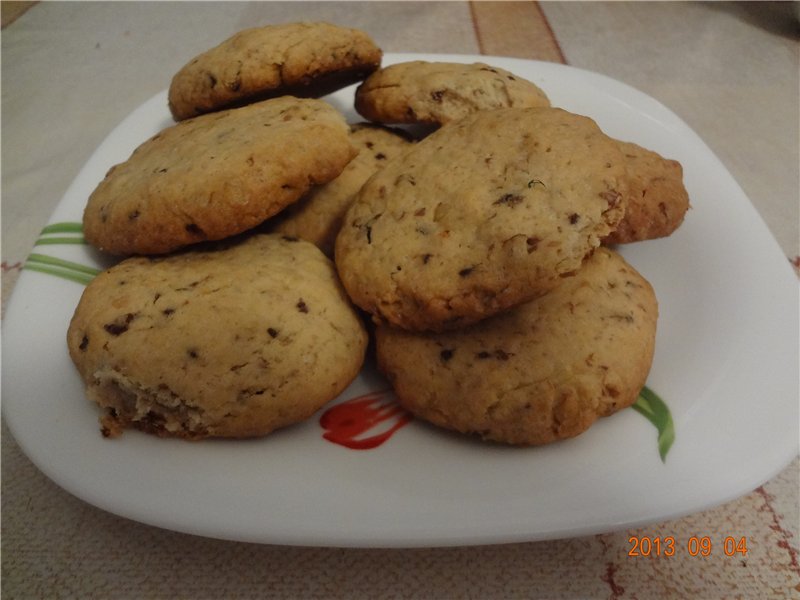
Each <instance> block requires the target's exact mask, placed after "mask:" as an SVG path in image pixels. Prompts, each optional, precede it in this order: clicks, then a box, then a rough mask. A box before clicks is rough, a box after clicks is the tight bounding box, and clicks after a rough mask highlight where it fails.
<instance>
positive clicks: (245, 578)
mask: <svg viewBox="0 0 800 600" xmlns="http://www.w3.org/2000/svg"><path fill="white" fill-rule="evenodd" d="M31 4H32V3H14V2H3V3H2V10H3V31H2V84H3V85H2V125H3V135H2V217H3V218H2V284H3V285H2V293H3V304H4V305H5V301H6V300H7V298H8V296H9V294H10V293H11V292H12V290H13V287H14V281H15V279H16V276H17V274H18V273H19V271H20V269H21V267H22V265H23V264H24V261H25V258H26V256H27V255H28V253H29V252H31V249H32V247H33V243H34V241H35V240H36V239H37V237H38V234H39V232H40V230H41V228H42V226H43V225H44V224H45V223H46V222H47V220H48V218H49V215H50V213H51V211H52V210H53V208H54V207H55V205H56V204H57V203H58V201H59V199H60V198H61V196H62V195H63V193H64V191H65V190H66V188H67V186H68V185H69V183H70V182H71V180H72V179H73V178H74V177H75V175H76V174H77V172H78V171H79V169H80V167H81V166H82V165H83V163H84V162H85V161H86V160H87V158H88V157H89V156H90V155H91V153H92V151H93V150H94V149H95V148H96V147H97V145H98V144H99V143H100V142H101V141H102V139H103V138H104V137H105V136H106V135H107V133H108V132H109V131H110V130H111V129H112V128H113V127H114V126H115V125H116V124H117V123H118V122H119V121H121V120H122V119H123V118H124V117H125V116H126V115H127V114H128V113H129V112H130V111H131V110H132V109H133V108H135V107H136V106H138V105H139V104H141V103H142V102H143V101H145V100H146V99H148V98H150V97H151V96H153V95H154V94H155V93H156V92H158V91H159V90H161V89H163V88H164V87H166V85H167V82H168V81H169V79H170V77H171V76H172V74H173V73H174V72H175V71H176V70H177V69H178V68H179V67H180V66H182V65H183V64H184V63H185V62H186V60H188V58H190V57H191V56H193V55H195V54H197V53H198V52H200V51H202V50H205V49H206V48H208V47H210V46H212V45H214V44H215V43H217V42H218V41H221V40H222V39H224V38H225V37H227V36H229V35H230V34H232V33H233V32H235V31H237V30H239V29H242V28H245V27H249V26H255V25H259V24H268V23H275V22H286V21H295V20H328V21H331V22H336V23H340V24H343V25H349V26H353V27H358V28H362V29H364V30H366V31H368V32H369V33H370V34H371V35H372V36H373V37H374V38H375V39H376V40H377V42H378V43H379V45H381V47H382V48H383V49H384V50H385V51H387V52H431V53H433V52H441V53H464V54H486V55H499V56H515V57H520V58H533V59H540V60H546V61H553V62H559V63H566V64H569V65H573V66H577V67H582V68H585V69H589V70H593V71H597V72H600V73H604V74H606V75H609V76H611V77H613V78H616V79H619V80H621V81H624V82H625V83H628V84H630V85H632V86H634V87H636V88H638V89H640V90H642V91H644V92H645V93H647V94H649V95H651V96H653V97H655V98H656V99H658V100H660V101H661V102H662V103H663V104H665V105H666V106H668V107H669V108H670V109H672V110H673V111H674V112H676V113H677V114H678V115H679V116H680V117H681V118H683V119H684V120H685V121H686V122H687V123H688V124H689V125H690V126H691V127H692V128H693V129H694V130H695V131H697V132H698V133H699V135H700V136H701V137H702V138H703V139H704V140H705V141H706V143H707V144H708V145H709V146H710V147H711V149H712V150H713V151H714V152H715V153H716V154H717V155H718V156H719V157H720V159H721V160H722V162H723V163H724V164H725V166H726V167H727V168H728V169H729V170H730V172H731V173H732V174H733V176H734V178H735V179H736V180H737V182H738V183H739V184H740V185H741V186H742V188H743V189H744V191H745V193H746V194H747V195H748V197H749V198H750V199H751V201H752V202H753V204H754V205H755V207H756V208H757V209H758V211H759V212H760V214H761V216H762V217H763V218H764V220H765V221H766V223H767V225H768V226H769V228H770V229H771V231H772V233H773V234H774V236H775V237H776V239H777V240H778V242H779V244H780V245H781V247H782V249H783V251H784V252H785V254H786V257H787V261H789V262H792V263H794V266H795V267H796V268H797V267H798V266H800V258H799V257H798V255H800V250H798V243H800V240H799V239H798V220H799V219H798V198H799V197H800V194H799V193H798V164H800V160H799V159H798V139H797V135H798V118H799V117H798V115H799V114H800V107H799V106H798V36H799V32H800V28H799V26H798V21H797V16H796V14H795V12H793V9H794V7H793V6H792V4H791V3H771V2H765V3H752V4H751V3H604V2H591V3H573V2H567V3H560V2H554V3H548V2H541V3H536V2H516V3H484V2H441V3H439V2H429V3H415V2H399V3H395V2H376V3H356V2H352V3H339V2H322V3H313V2H287V3H280V2H274V3H273V2H264V3H260V2H255V3H227V2H220V3H215V2H210V3H191V2H187V3H183V2H182V3H159V2H155V3H81V2H78V3H41V4H33V6H30V5H31ZM13 352H14V349H13V348H8V347H6V346H5V345H4V346H3V353H4V354H8V353H13ZM753 401H754V404H755V403H757V402H760V401H761V399H755V398H754V399H753ZM799 470H800V466H799V464H798V460H797V459H795V460H794V461H793V462H792V463H791V464H790V465H789V466H788V467H787V468H786V469H785V470H783V471H782V472H781V473H780V474H778V475H777V476H776V477H774V478H773V479H771V480H770V481H768V482H766V483H765V484H764V485H762V486H760V487H758V488H757V489H755V490H753V491H752V492H751V493H749V494H747V495H745V496H743V497H741V498H738V499H736V500H734V501H731V502H728V503H726V504H723V505H721V506H718V507H716V508H713V509H711V510H707V511H704V512H700V513H697V514H693V515H691V516H688V517H685V518H682V519H679V520H674V521H669V522H664V523H658V524H654V525H650V526H648V527H643V528H640V529H635V530H631V531H620V532H615V533H607V534H603V535H595V536H589V537H582V538H573V539H565V540H556V541H547V542H536V543H521V544H506V545H497V546H476V547H457V548H428V549H412V550H385V549H326V548H300V547H279V546H270V545H253V544H244V543H235V542H227V541H219V540H214V539H206V538H198V537H193V536H190V535H184V534H180V533H174V532H171V531H166V530H162V529H157V528H154V527H150V526H146V525H142V524H139V523H136V522H132V521H128V520H125V519H122V518H119V517H116V516H113V515H111V514H108V513H106V512H103V511H101V510H99V509H96V508H94V507H92V506H90V505H88V504H85V503H84V502H82V501H80V500H78V499H76V498H74V497H72V496H71V495H69V494H67V493H66V492H64V491H63V490H61V489H60V488H59V487H57V486H56V485H55V484H53V483H52V482H50V481H49V480H48V479H47V478H46V477H45V476H44V475H43V474H41V473H40V472H39V471H38V470H37V469H36V468H35V467H34V466H33V465H32V464H31V463H30V462H29V461H28V459H27V458H26V457H25V456H24V455H23V454H22V452H21V451H20V449H19V447H18V446H17V444H16V442H15V441H14V439H13V437H12V436H11V434H10V433H9V432H8V430H7V429H6V428H5V426H3V430H2V543H3V547H2V550H3V552H2V593H3V596H4V597H6V598H56V597H80V598H88V597H103V598H162V597H163V598H167V597H169V598H172V597H180V598H249V597H275V598H361V597H363V598H384V597H385V598H406V597H408V598H412V597H429V598H473V597H474V598H501V597H526V598H528V597H547V598H739V597H741V598H788V597H800V563H799V560H798V527H799V525H800V513H799V511H800V508H799V504H798V502H799V500H798V499H799V496H800V492H799V491H798V490H799V489H800V484H799V482H798V472H799ZM632 536H636V537H640V538H641V537H643V536H650V537H665V536H674V537H675V538H676V539H680V540H686V539H689V538H690V537H692V536H696V537H703V536H708V537H710V538H711V539H714V540H721V539H723V538H725V537H726V536H735V537H737V538H745V539H746V541H747V546H748V553H747V554H746V555H737V556H736V557H729V556H725V554H724V553H721V552H717V553H713V554H712V555H711V556H708V557H702V556H691V555H690V554H689V553H688V552H679V553H676V554H675V555H674V556H671V557H667V556H659V557H649V558H633V557H630V556H629V550H630V548H631V542H630V538H631V537H632Z"/></svg>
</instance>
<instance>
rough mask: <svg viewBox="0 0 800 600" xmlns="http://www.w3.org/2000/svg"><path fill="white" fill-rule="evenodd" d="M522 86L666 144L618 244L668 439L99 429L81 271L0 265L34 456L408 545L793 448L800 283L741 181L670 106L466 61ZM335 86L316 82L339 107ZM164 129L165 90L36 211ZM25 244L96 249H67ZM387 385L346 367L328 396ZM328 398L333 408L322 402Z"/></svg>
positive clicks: (92, 181)
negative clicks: (645, 221) (661, 188)
mask: <svg viewBox="0 0 800 600" xmlns="http://www.w3.org/2000/svg"><path fill="white" fill-rule="evenodd" d="M417 58H427V59H428V60H452V61H461V62H472V61H478V60H482V61H484V62H488V63H491V64H494V65H496V66H499V67H502V68H505V69H508V70H510V71H512V72H514V73H516V74H518V75H520V76H522V77H526V78H528V79H530V80H532V81H534V82H535V83H537V84H538V85H540V86H541V87H542V88H543V89H544V90H545V91H546V92H547V93H548V95H549V96H550V98H551V100H552V102H553V104H554V105H556V106H560V107H563V108H566V109H568V110H571V111H573V112H577V113H582V114H586V115H589V116H591V117H593V118H594V119H595V120H596V121H597V122H598V123H599V125H600V126H601V127H602V128H603V129H604V130H605V131H606V132H607V133H608V134H610V135H612V136H614V137H617V138H620V139H626V140H630V141H634V142H637V143H639V144H641V145H644V146H646V147H649V148H651V149H653V150H656V151H658V152H660V153H662V154H664V155H666V156H669V157H673V158H676V159H678V160H680V161H681V163H682V164H683V166H684V170H685V182H686V186H687V188H688V190H689V193H690V196H691V200H692V210H691V211H690V212H689V214H688V216H687V218H686V221H685V223H684V224H683V226H682V227H681V228H680V229H679V230H678V231H677V232H676V233H675V234H674V235H673V236H671V237H670V238H667V239H663V240H658V241H649V242H643V243H638V244H634V245H630V246H626V247H622V248H621V252H622V254H623V255H624V256H625V257H626V259H627V260H628V261H629V262H631V263H632V264H633V265H634V266H635V267H636V268H637V269H638V270H639V271H640V272H641V273H642V274H643V275H644V276H645V277H647V278H648V279H649V280H650V282H651V283H652V284H653V286H654V288H655V290H656V294H657V296H658V299H659V302H660V311H661V316H660V320H659V329H658V338H657V343H656V355H655V361H654V364H653V369H652V372H651V375H650V378H649V380H648V386H649V387H650V388H652V389H653V390H655V391H656V392H657V393H658V394H659V395H660V396H661V398H663V400H664V401H665V402H666V403H667V405H668V406H669V408H670V410H671V412H672V416H673V419H674V423H675V430H676V439H675V443H674V445H673V447H672V449H671V450H670V452H669V454H668V455H667V458H666V462H662V461H661V459H660V457H659V454H658V451H657V448H656V430H655V428H654V427H653V426H652V425H651V424H650V422H648V421H647V420H646V419H645V418H643V417H642V416H641V415H640V414H639V413H637V412H635V411H634V410H625V411H623V412H621V413H619V414H617V415H615V416H613V417H610V418H607V419H602V420H601V421H600V422H599V423H597V424H596V425H595V426H594V427H592V428H591V429H590V430H589V431H588V432H586V433H585V434H583V435H581V436H579V437H577V438H575V439H573V440H569V441H565V442H561V443H557V444H553V445H550V446H547V447H542V448H529V449H519V448H506V447H501V446H496V445H489V444H484V443H481V442H479V441H476V440H473V439H470V438H467V437H462V436H458V435H454V434H449V433H445V432H443V431H440V430H437V429H434V428H433V427H430V426H427V425H425V424H423V423H421V422H419V421H413V422H411V423H410V424H408V425H406V426H405V427H402V428H401V429H399V430H397V431H396V432H395V433H394V435H393V436H392V437H391V438H389V439H388V440H387V441H386V442H385V443H383V444H382V445H380V446H378V447H376V448H374V449H371V450H353V449H350V448H347V447H344V446H341V445H337V444H334V443H331V442H330V441H328V440H326V439H324V438H323V433H324V432H325V431H324V429H323V428H322V427H321V425H320V423H319V417H320V416H321V413H322V411H320V414H318V415H317V416H316V417H315V418H312V419H311V420H309V421H307V422H305V423H303V424H300V425H299V426H295V427H292V428H289V429H286V430H283V431H280V432H277V433H275V434H273V435H270V436H268V437H266V438H263V439H260V440H251V441H238V442H237V441H233V442H232V441H208V442H200V443H187V442H182V441H175V440H163V439H158V438H154V437H150V436H147V435H145V434H141V433H138V432H133V431H131V432H127V433H125V435H123V436H122V437H121V438H119V439H115V440H106V439H104V438H102V437H101V435H100V434H99V430H98V423H97V417H98V411H97V409H96V407H95V406H94V405H93V404H91V403H90V402H88V401H87V400H86V398H85V396H84V392H83V387H82V384H81V382H80V380H79V378H78V375H77V373H76V371H75V369H74V368H73V365H72V364H71V362H70V359H69V357H68V354H67V350H66V344H65V333H66V329H67V326H68V323H69V319H70V317H71V315H72V312H73V310H74V307H75V306H76V304H77V302H78V299H79V297H80V294H81V291H82V289H83V288H82V286H81V285H79V284H77V283H74V282H72V281H67V280H63V279H60V278H57V277H53V276H51V275H47V274H42V273H39V272H33V271H25V272H23V273H22V275H21V276H20V278H19V282H18V283H17V287H16V289H15V291H14V294H13V297H12V299H11V300H10V303H9V306H8V311H7V316H6V318H5V320H4V326H5V332H4V336H3V359H4V360H3V387H4V390H3V392H4V397H3V414H4V418H5V419H6V420H7V423H8V425H9V427H10V429H11V431H12V432H13V434H14V436H15V438H16V440H17V441H18V442H19V444H20V446H21V447H22V449H23V450H24V452H25V453H26V454H27V455H28V456H29V457H30V458H31V460H32V461H33V462H34V463H35V464H36V465H37V466H38V467H39V468H40V469H41V470H42V471H43V472H44V473H45V474H46V475H48V476H49V477H50V478H52V479H53V480H54V481H55V482H56V483H58V484H59V485H61V486H62V487H64V488H65V489H66V490H68V491H69V492H71V493H72V494H74V495H76V496H78V497H80V498H82V499H84V500H86V501H88V502H90V503H92V504H94V505H96V506H98V507H100V508H103V509H105V510H108V511H111V512H113V513H116V514H119V515H122V516H125V517H128V518H131V519H135V520H137V521H141V522H144V523H149V524H152V525H157V526H160V527H165V528H169V529H174V530H178V531H183V532H189V533H194V534H199V535H205V536H212V537H218V538H227V539H234V540H244V541H253V542H264V543H283V544H302V545H324V546H426V545H455V544H477V543H494V542H512V541H524V540H541V539H548V538H557V537H567V536H576V535H584V534H591V533H598V532H604V531H609V530H614V529H619V528H626V527H633V526H638V525H642V524H645V523H649V522H654V521H661V520H667V519H671V518H674V517H678V516H680V515H684V514H687V513H690V512H694V511H698V510H702V509H705V508H708V507H710V506H713V505H715V504H719V503H721V502H724V501H727V500H730V499H732V498H735V497H737V496H739V495H741V494H744V493H746V492H748V491H750V490H752V489H754V488H755V487H757V486H758V485H760V484H761V483H763V482H764V481H766V480H767V479H769V478H771V477H772V476H773V475H774V474H776V473H777V472H778V471H779V470H781V469H782V468H783V467H785V466H786V465H787V464H788V463H789V462H790V461H791V459H792V458H793V457H794V456H795V455H796V454H797V451H798V387H797V374H798V371H797V365H798V346H797V331H798V321H797V318H798V314H797V312H798V311H797V306H798V304H797V300H798V286H797V282H796V279H795V277H794V275H793V273H792V271H791V269H790V267H789V266H788V264H787V260H786V258H785V257H784V256H783V253H782V252H781V250H780V248H779V246H778V245H777V243H776V242H775V241H774V240H773V238H772V236H771V235H770V233H769V231H768V230H767V228H766V226H765V225H764V223H763V222H762V220H761V219H760V218H759V216H758V214H757V213H756V211H755V210H754V209H753V207H752V205H751V204H750V202H749V201H748V199H747V198H746V197H745V195H744V193H743V192H742V190H741V189H740V188H739V186H738V185H737V184H736V183H735V182H734V181H733V179H732V177H731V176H730V174H729V173H728V172H727V171H726V169H725V168H724V167H723V165H722V164H721V163H720V161H719V160H718V159H717V158H716V157H715V156H714V155H713V153H712V152H711V151H710V150H709V149H708V147H707V146H706V145H705V144H704V143H703V142H702V140H700V139H699V137H698V136H697V135H696V134H695V133H694V132H693V131H692V130H691V129H690V128H689V127H688V126H687V125H686V124H684V123H683V121H681V120H680V119H679V118H678V117H677V116H676V115H674V114H673V113H672V112H670V111H669V110H668V109H667V108H665V107H664V106H662V105H661V104H659V103H658V102H657V101H655V100H653V99H652V98H650V97H648V96H646V95H645V94H642V93H640V92H638V91H636V90H634V89H632V88H630V87H628V86H626V85H624V84H622V83H619V82H617V81H614V80H612V79H609V78H607V77H604V76H602V75H597V74H594V73H589V72H586V71H582V70H579V69H575V68H571V67H567V66H563V65H558V64H551V63H543V62H532V61H524V60H516V59H508V58H495V57H485V56H436V57H431V56H426V57H421V56H414V55H399V54H395V55H388V56H386V60H385V64H389V63H391V62H400V61H404V60H413V59H417ZM353 90H354V88H353V87H350V88H348V89H345V90H342V91H340V92H338V93H336V94H334V95H332V96H330V97H329V98H328V99H329V100H330V102H331V103H332V104H333V105H334V106H336V107H337V108H339V109H340V110H342V111H343V112H344V113H345V114H346V116H347V117H348V120H350V121H351V122H355V121H358V120H360V119H359V117H358V116H357V115H356V114H355V113H354V112H353V110H352V97H353ZM170 124H171V119H170V116H169V113H168V111H167V106H166V97H165V93H161V94H159V95H157V96H156V97H154V98H152V99H151V100H149V101H148V102H146V103H144V104H143V105H142V106H140V107H139V108H138V109H136V110H135V111H134V112H133V113H132V114H131V115H130V116H129V117H128V118H127V119H125V120H124V121H123V122H122V123H121V124H120V125H119V126H118V127H117V128H116V129H115V130H114V131H113V132H112V133H111V135H109V137H108V138H107V139H106V140H105V141H104V142H103V144H102V145H101V146H100V147H99V148H98V149H97V151H96V152H95V153H94V155H93V156H92V158H91V159H90V160H89V162H88V163H87V164H86V166H85V167H84V168H83V170H82V171H81V172H80V173H79V174H78V176H77V178H76V179H75V181H74V182H73V184H72V185H71V187H70V188H69V190H68V191H67V193H66V194H65V196H64V198H63V200H62V201H61V203H60V204H59V206H58V208H57V210H56V211H55V213H54V214H53V216H52V219H51V223H59V222H65V221H80V219H81V215H82V210H83V207H84V204H85V202H86V199H87V197H88V195H89V193H90V192H91V191H92V190H93V189H94V187H95V185H96V184H97V183H98V182H99V181H100V179H102V177H103V175H104V174H105V172H106V170H107V169H108V168H109V167H110V166H111V165H113V164H115V163H117V162H121V161H123V160H125V159H126V158H127V157H128V156H129V155H130V153H131V151H132V150H133V149H134V148H135V147H136V146H137V145H138V144H139V143H141V142H143V141H144V140H145V139H146V138H148V137H149V136H150V135H152V134H154V133H156V132H157V131H158V130H159V129H161V128H163V127H165V126H168V125H170ZM35 252H37V253H41V254H47V255H49V256H54V257H58V258H61V259H66V260H70V261H73V262H77V263H81V264H85V265H95V266H106V265H107V264H110V263H109V262H108V261H107V259H104V258H103V257H101V256H99V255H98V254H97V253H95V252H93V251H92V250H91V249H89V248H88V247H86V246H83V245H75V244H72V245H48V246H37V248H36V250H35ZM385 387H386V384H385V383H384V382H383V381H382V380H381V379H380V377H379V376H378V375H376V374H375V372H374V371H372V370H370V369H365V370H364V372H363V373H362V375H361V376H360V377H359V378H358V379H357V380H356V381H355V382H354V383H353V385H352V386H351V387H350V388H349V389H348V390H347V391H346V392H345V393H344V394H342V396H341V397H340V398H339V399H337V400H336V401H335V403H339V402H343V401H346V400H348V399H351V398H353V397H356V396H360V395H362V394H364V393H367V392H369V391H371V390H376V389H383V388H385ZM335 403H334V404H335Z"/></svg>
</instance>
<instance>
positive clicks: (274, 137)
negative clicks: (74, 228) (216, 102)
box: [83, 97, 357, 255]
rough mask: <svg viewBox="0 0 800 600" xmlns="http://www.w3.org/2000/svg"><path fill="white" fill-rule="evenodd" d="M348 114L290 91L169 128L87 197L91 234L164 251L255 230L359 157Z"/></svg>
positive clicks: (102, 244)
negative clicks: (284, 95)
mask: <svg viewBox="0 0 800 600" xmlns="http://www.w3.org/2000/svg"><path fill="white" fill-rule="evenodd" d="M356 152H357V151H356V149H355V147H353V145H352V144H351V142H350V139H349V130H348V127H347V124H346V123H345V121H344V117H342V115H341V114H340V113H339V112H338V111H336V109H334V108H333V107H332V106H330V105H329V104H327V103H325V102H323V101H321V100H311V99H297V98H292V97H283V98H276V99H273V100H266V101H264V102H260V103H257V104H252V105H250V106H247V107H243V108H237V109H232V110H227V111H221V112H216V113H212V114H209V115H203V116H202V117H197V118H195V119H191V120H189V121H182V122H180V123H178V124H176V125H173V126H172V127H168V128H167V129H164V130H163V131H161V132H160V133H158V134H157V135H155V136H154V137H152V138H150V139H149V140H147V141H146V142H144V143H143V144H142V145H141V146H139V147H138V148H137V149H136V150H135V151H134V152H133V154H132V155H131V157H130V158H129V159H128V160H127V161H125V162H124V163H121V164H118V165H116V166H115V167H112V168H111V170H110V171H109V172H108V174H107V175H106V177H105V179H103V181H101V182H100V184H99V185H98V186H97V188H96V189H95V190H94V192H93V193H92V194H91V196H90V197H89V201H88V204H87V206H86V209H85V211H84V215H83V225H84V234H85V236H86V240H87V241H88V242H89V243H90V244H92V245H93V246H95V247H97V248H99V249H100V250H103V251H106V252H110V253H112V254H123V255H125V254H158V253H165V252H170V251H173V250H175V249H177V248H180V247H182V246H186V245H188V244H193V243H197V242H202V241H207V240H219V239H222V238H225V237H228V236H231V235H235V234H238V233H241V232H243V231H246V230H247V229H250V228H252V227H254V226H256V225H258V224H259V223H261V222H262V221H264V220H265V219H266V218H267V217H270V216H272V215H274V214H275V213H277V212H279V211H280V210H282V209H283V208H284V207H286V206H287V205H289V204H291V203H292V202H295V201H296V200H298V199H299V198H300V197H302V196H303V195H305V194H306V193H307V192H308V191H309V190H310V189H311V188H312V187H313V186H314V185H319V184H323V183H327V182H328V181H330V180H332V179H334V178H336V177H337V176H338V175H339V173H341V172H342V169H344V167H345V166H346V165H347V163H348V162H349V161H350V159H351V158H353V156H355V154H356Z"/></svg>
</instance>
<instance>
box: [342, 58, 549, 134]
mask: <svg viewBox="0 0 800 600" xmlns="http://www.w3.org/2000/svg"><path fill="white" fill-rule="evenodd" d="M355 106H356V110H357V111H358V112H359V113H360V114H361V115H362V116H363V117H365V118H367V119H369V120H370V121H377V122H380V123H427V124H434V125H443V124H445V123H449V122H450V121H454V120H457V119H461V118H463V117H466V116H467V115H469V114H472V113H474V112H476V111H479V110H488V109H495V108H509V107H515V108H526V107H537V106H550V101H549V100H548V98H547V96H546V95H545V93H544V92H543V91H542V90H541V89H539V87H538V86H536V85H534V84H533V83H531V82H530V81H527V80H525V79H523V78H521V77H519V76H518V75H514V74H513V73H510V72H508V71H505V70H503V69H500V68H498V67H492V66H490V65H486V64H483V63H473V64H462V63H448V62H425V61H412V62H405V63H398V64H394V65H390V66H388V67H384V68H382V69H379V70H378V71H376V72H374V73H373V74H372V75H370V76H369V77H368V78H367V79H366V80H365V81H364V82H363V83H362V84H361V85H360V86H359V87H358V89H357V90H356V98H355Z"/></svg>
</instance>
